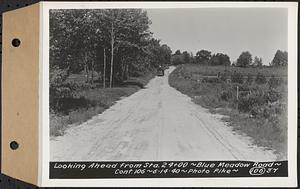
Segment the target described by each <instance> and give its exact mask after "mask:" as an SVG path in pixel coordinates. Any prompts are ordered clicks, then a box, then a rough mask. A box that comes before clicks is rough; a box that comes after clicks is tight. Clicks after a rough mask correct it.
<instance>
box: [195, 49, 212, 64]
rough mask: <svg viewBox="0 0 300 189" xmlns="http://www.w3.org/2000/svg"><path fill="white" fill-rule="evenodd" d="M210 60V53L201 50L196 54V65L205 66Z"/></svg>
mask: <svg viewBox="0 0 300 189" xmlns="http://www.w3.org/2000/svg"><path fill="white" fill-rule="evenodd" d="M210 58H211V52H210V51H207V50H201V51H198V52H197V53H196V56H195V59H196V63H197V64H204V65H207V64H208V62H209V60H210Z"/></svg>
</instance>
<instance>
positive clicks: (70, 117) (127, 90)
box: [50, 73, 154, 137]
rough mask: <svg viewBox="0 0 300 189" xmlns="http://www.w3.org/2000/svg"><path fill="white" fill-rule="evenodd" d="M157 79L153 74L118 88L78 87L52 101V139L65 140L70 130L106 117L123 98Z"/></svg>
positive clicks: (133, 79)
mask: <svg viewBox="0 0 300 189" xmlns="http://www.w3.org/2000/svg"><path fill="white" fill-rule="evenodd" d="M153 76H154V75H153V73H150V74H148V75H146V76H144V77H140V78H131V80H130V82H127V83H125V84H123V86H120V87H115V88H105V89H103V88H102V87H101V86H91V85H85V84H81V85H76V84H75V85H76V86H75V87H74V90H73V91H72V94H71V95H68V96H63V95H62V96H61V98H59V99H55V100H53V101H52V103H55V104H54V105H53V106H52V107H53V108H52V109H51V110H50V136H51V137H55V136H62V135H64V133H65V130H66V129H67V128H68V127H69V126H75V125H79V124H81V123H83V122H85V121H87V120H88V119H90V118H92V117H93V116H95V115H98V114H100V113H102V112H103V111H105V110H106V109H107V108H109V107H110V106H112V105H113V104H114V103H115V102H116V101H118V100H120V98H121V97H125V96H130V95H131V94H133V93H135V92H137V91H138V90H139V89H140V88H143V86H144V85H146V84H147V83H148V81H149V80H150V79H151V78H153ZM67 85H72V84H70V83H68V84H67ZM73 86H74V85H73ZM50 103H51V101H50Z"/></svg>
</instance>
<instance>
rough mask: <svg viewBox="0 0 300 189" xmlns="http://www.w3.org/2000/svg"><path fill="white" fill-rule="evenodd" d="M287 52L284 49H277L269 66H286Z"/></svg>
mask: <svg viewBox="0 0 300 189" xmlns="http://www.w3.org/2000/svg"><path fill="white" fill-rule="evenodd" d="M287 64H288V53H287V52H286V51H281V50H277V51H276V54H275V56H274V58H273V60H272V62H271V66H287Z"/></svg>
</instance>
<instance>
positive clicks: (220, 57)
mask: <svg viewBox="0 0 300 189" xmlns="http://www.w3.org/2000/svg"><path fill="white" fill-rule="evenodd" d="M209 65H212V66H218V65H224V66H229V65H230V58H229V56H228V55H226V54H222V53H217V54H214V55H213V56H212V57H211V58H210V60H209Z"/></svg>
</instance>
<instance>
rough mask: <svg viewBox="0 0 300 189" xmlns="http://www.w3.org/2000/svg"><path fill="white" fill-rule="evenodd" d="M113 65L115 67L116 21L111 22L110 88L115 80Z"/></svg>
mask: <svg viewBox="0 0 300 189" xmlns="http://www.w3.org/2000/svg"><path fill="white" fill-rule="evenodd" d="M113 67H114V23H113V22H112V23H111V59H110V81H109V88H111V87H112V82H113Z"/></svg>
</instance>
